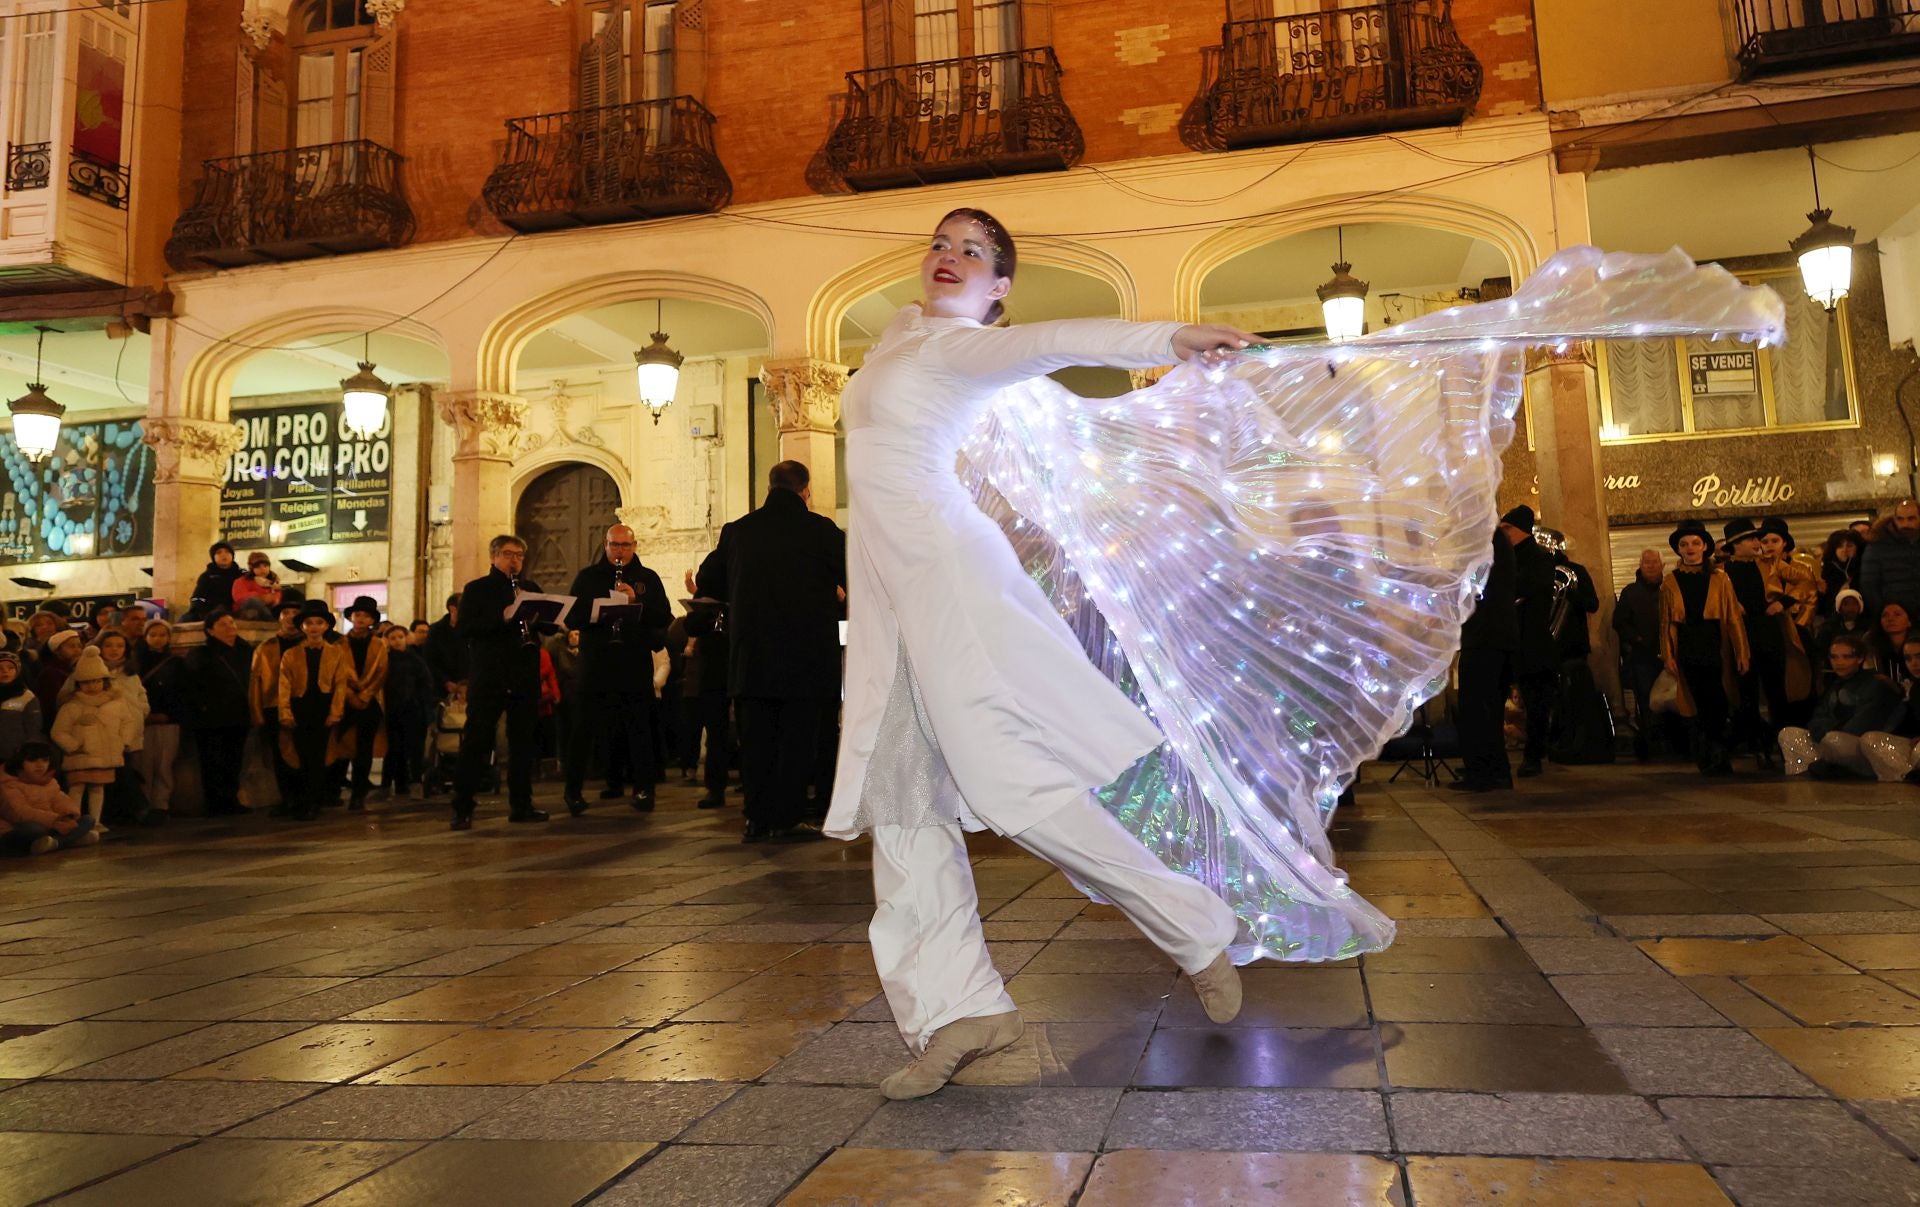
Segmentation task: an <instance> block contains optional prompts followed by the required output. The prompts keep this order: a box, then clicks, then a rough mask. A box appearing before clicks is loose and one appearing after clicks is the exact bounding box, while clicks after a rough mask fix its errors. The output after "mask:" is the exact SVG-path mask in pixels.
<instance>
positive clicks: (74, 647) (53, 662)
mask: <svg viewBox="0 0 1920 1207" xmlns="http://www.w3.org/2000/svg"><path fill="white" fill-rule="evenodd" d="M86 644H87V643H86V642H85V641H82V640H81V639H80V634H79V633H78V632H76V631H74V630H73V629H61V630H60V631H59V632H57V633H55V634H53V635H52V636H50V637H48V638H47V644H46V646H45V649H44V652H43V653H42V655H41V658H40V671H39V673H38V674H36V675H35V676H34V677H33V694H34V695H36V696H38V697H39V698H40V715H41V716H42V717H43V718H45V719H46V722H47V724H49V725H51V724H53V718H54V717H55V716H57V715H59V711H60V689H61V688H62V687H65V686H66V684H67V677H68V676H69V675H71V674H73V664H74V663H75V662H78V661H79V660H80V651H81V650H82V649H84V648H86Z"/></svg>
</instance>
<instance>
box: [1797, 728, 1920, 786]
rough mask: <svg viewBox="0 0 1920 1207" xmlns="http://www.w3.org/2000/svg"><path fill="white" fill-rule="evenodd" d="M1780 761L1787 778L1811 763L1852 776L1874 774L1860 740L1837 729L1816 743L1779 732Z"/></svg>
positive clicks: (1799, 733) (1801, 734)
mask: <svg viewBox="0 0 1920 1207" xmlns="http://www.w3.org/2000/svg"><path fill="white" fill-rule="evenodd" d="M1780 757H1781V761H1782V763H1783V764H1784V765H1785V770H1786V773H1787V774H1788V775H1799V774H1801V773H1802V772H1805V771H1806V770H1807V769H1808V768H1810V767H1812V766H1813V765H1814V764H1815V763H1828V764H1831V765H1832V766H1835V767H1840V768H1843V769H1844V770H1847V771H1851V772H1853V773H1854V774H1855V775H1862V776H1867V775H1874V774H1876V768H1875V767H1874V766H1873V764H1871V763H1870V762H1868V761H1867V752H1866V749H1865V748H1864V747H1863V746H1862V745H1861V739H1860V738H1858V737H1855V736H1854V735H1853V734H1850V733H1842V732H1841V731H1840V730H1838V729H1836V730H1834V731H1833V732H1831V733H1829V734H1828V735H1827V736H1826V737H1824V738H1821V739H1820V740H1819V741H1818V742H1816V741H1814V740H1813V735H1812V734H1811V733H1808V732H1807V731H1806V730H1804V729H1801V728H1800V727H1799V726H1797V725H1789V726H1787V727H1786V728H1784V729H1782V730H1781V731H1780ZM1901 774H1902V775H1905V774H1906V773H1905V772H1904V771H1903V772H1901ZM1883 778H1884V777H1883ZM1895 778H1898V777H1895Z"/></svg>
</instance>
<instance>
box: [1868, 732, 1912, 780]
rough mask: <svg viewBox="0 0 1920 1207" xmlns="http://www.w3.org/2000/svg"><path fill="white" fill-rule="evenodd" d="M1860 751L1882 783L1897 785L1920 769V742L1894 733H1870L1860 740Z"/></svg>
mask: <svg viewBox="0 0 1920 1207" xmlns="http://www.w3.org/2000/svg"><path fill="white" fill-rule="evenodd" d="M1860 749H1861V751H1862V752H1863V753H1865V754H1866V756H1867V762H1869V763H1871V764H1873V773H1874V774H1875V775H1877V776H1879V777H1880V782H1881V783H1885V784H1897V783H1899V782H1900V781H1901V780H1903V779H1905V778H1907V774H1908V773H1909V772H1911V771H1912V770H1913V769H1914V768H1915V767H1920V742H1916V741H1914V740H1913V739H1912V738H1903V737H1901V736H1900V735H1899V734H1894V733H1870V734H1867V735H1866V736H1865V737H1863V738H1861V739H1860Z"/></svg>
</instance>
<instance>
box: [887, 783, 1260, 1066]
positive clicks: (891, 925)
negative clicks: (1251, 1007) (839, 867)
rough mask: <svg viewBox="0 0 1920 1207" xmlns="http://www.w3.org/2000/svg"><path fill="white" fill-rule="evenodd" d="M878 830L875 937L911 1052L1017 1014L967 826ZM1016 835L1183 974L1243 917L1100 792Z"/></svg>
mask: <svg viewBox="0 0 1920 1207" xmlns="http://www.w3.org/2000/svg"><path fill="white" fill-rule="evenodd" d="M872 833H873V895H874V900H875V901H876V902H877V903H878V906H877V908H876V909H875V910H874V914H873V924H872V925H871V926H869V927H868V929H867V933H868V936H869V937H870V938H871V939H872V941H873V961H874V964H875V966H876V967H877V968H878V969H879V972H880V984H881V986H882V987H883V988H884V989H885V990H886V994H887V1005H888V1006H890V1007H891V1008H892V1009H893V1019H894V1022H895V1024H896V1025H898V1026H899V1028H900V1034H901V1036H902V1037H903V1038H905V1040H906V1041H907V1045H908V1046H909V1047H911V1048H912V1049H913V1050H914V1051H915V1052H921V1051H924V1050H925V1049H926V1046H927V1043H928V1041H929V1040H931V1039H932V1038H933V1033H934V1032H935V1031H938V1030H939V1029H940V1028H942V1027H944V1026H946V1025H947V1024H948V1023H952V1022H957V1021H959V1020H960V1019H963V1018H973V1017H976V1016H978V1015H985V1014H1004V1013H1005V1012H1007V1011H1009V1010H1012V1009H1014V1004H1013V999H1012V998H1011V997H1008V996H1007V988H1006V985H1005V983H1004V982H1003V981H1002V980H1001V978H1000V974H999V972H997V971H995V969H994V967H993V960H992V958H991V957H990V956H989V955H988V954H987V942H986V937H985V935H984V933H983V932H982V930H981V927H980V899H979V897H978V895H977V894H976V893H975V891H974V885H973V865H972V864H971V863H970V862H968V859H967V844H966V837H965V835H964V834H963V833H962V832H961V829H960V827H959V825H958V824H950V825H944V826H874V827H873V831H872ZM1012 838H1013V840H1014V841H1015V842H1017V843H1019V844H1020V845H1021V846H1023V847H1025V848H1026V849H1027V850H1028V851H1031V852H1032V853H1033V854H1035V855H1038V856H1039V857H1040V858H1042V859H1044V860H1046V861H1047V862H1048V863H1051V864H1052V865H1053V866H1055V867H1057V868H1059V869H1060V870H1061V871H1063V872H1066V873H1067V874H1068V875H1070V876H1072V877H1073V878H1074V879H1075V880H1077V881H1079V882H1080V883H1082V884H1086V885H1089V886H1091V887H1092V888H1094V889H1095V890H1096V891H1098V892H1099V893H1100V895H1101V896H1103V897H1105V898H1106V899H1107V900H1109V901H1111V902H1113V903H1114V904H1115V905H1116V906H1118V907H1119V908H1120V910H1121V912H1122V913H1124V914H1126V916H1127V918H1128V919H1129V920H1130V921H1132V922H1133V924H1134V925H1135V926H1137V927H1139V928H1140V930H1141V933H1143V934H1145V935H1146V936H1147V938H1148V939H1149V940H1150V941H1151V942H1152V943H1153V945H1154V946H1155V947H1158V948H1159V949H1160V950H1161V951H1164V952H1166V953H1167V956H1168V957H1169V958H1171V959H1172V960H1173V962H1174V963H1175V964H1178V965H1179V966H1180V968H1181V970H1182V971H1183V972H1187V973H1195V972H1199V971H1201V970H1202V969H1204V968H1206V966H1207V965H1209V964H1211V963H1212V962H1213V960H1214V958H1215V957H1216V956H1218V955H1219V954H1220V953H1221V952H1222V951H1225V950H1226V948H1227V945H1228V944H1229V943H1231V942H1232V941H1233V936H1234V932H1235V930H1236V929H1237V928H1238V925H1239V922H1238V919H1236V918H1235V917H1234V914H1233V910H1232V908H1231V907H1229V906H1228V905H1227V903H1226V902H1225V901H1222V900H1221V899H1220V898H1219V897H1218V896H1216V895H1215V894H1214V893H1213V892H1212V890H1210V889H1208V888H1207V887H1206V886H1205V885H1203V884H1201V883H1200V882H1199V881H1198V880H1195V879H1193V878H1192V877H1189V876H1182V875H1180V874H1179V873H1177V872H1174V871H1172V870H1170V869H1169V868H1168V867H1167V866H1166V865H1165V864H1164V863H1161V862H1160V859H1159V857H1158V856H1156V855H1154V853H1153V852H1152V851H1149V850H1147V848H1146V847H1144V846H1142V845H1140V841H1139V840H1138V839H1136V838H1135V837H1134V836H1133V835H1131V834H1129V833H1127V831H1126V830H1125V828H1123V827H1122V826H1121V825H1120V823H1119V822H1117V821H1115V820H1114V819H1113V816H1112V815H1111V814H1109V813H1108V812H1107V811H1106V810H1105V809H1102V808H1101V807H1100V806H1099V805H1097V804H1095V803H1094V802H1093V800H1092V798H1091V797H1083V798H1081V799H1080V800H1078V801H1076V802H1074V803H1072V804H1069V805H1066V806H1064V807H1062V808H1059V809H1056V810H1054V812H1053V813H1052V814H1050V815H1049V816H1048V817H1047V818H1046V820H1044V821H1041V822H1037V823H1035V824H1034V825H1032V826H1029V827H1027V828H1026V829H1025V830H1023V831H1021V832H1020V833H1019V834H1015V835H1012Z"/></svg>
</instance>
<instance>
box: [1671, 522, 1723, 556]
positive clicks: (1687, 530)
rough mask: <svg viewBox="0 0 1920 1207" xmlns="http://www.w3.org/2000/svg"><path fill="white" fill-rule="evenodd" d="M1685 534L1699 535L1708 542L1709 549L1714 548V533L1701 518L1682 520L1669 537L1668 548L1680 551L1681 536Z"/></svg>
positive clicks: (1676, 551)
mask: <svg viewBox="0 0 1920 1207" xmlns="http://www.w3.org/2000/svg"><path fill="white" fill-rule="evenodd" d="M1683 536H1697V537H1699V538H1700V539H1701V540H1703V541H1705V542H1706V543H1707V548H1708V549H1712V548H1713V534H1712V533H1711V532H1708V531H1707V526H1706V525H1705V524H1702V523H1701V522H1700V521H1699V520H1694V519H1686V520H1681V521H1680V526H1679V527H1678V528H1675V529H1674V530H1673V532H1672V533H1671V534H1670V535H1669V536H1668V537H1667V548H1669V549H1671V550H1673V551H1674V552H1675V553H1678V552H1680V538H1681V537H1683Z"/></svg>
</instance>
